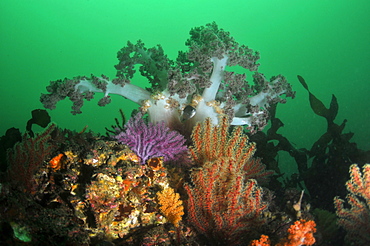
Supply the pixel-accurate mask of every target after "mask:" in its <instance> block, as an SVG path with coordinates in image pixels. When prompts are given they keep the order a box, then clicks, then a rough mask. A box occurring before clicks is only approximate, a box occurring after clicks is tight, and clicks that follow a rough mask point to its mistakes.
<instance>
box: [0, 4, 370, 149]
mask: <svg viewBox="0 0 370 246" xmlns="http://www.w3.org/2000/svg"><path fill="white" fill-rule="evenodd" d="M333 2H334V1H328V0H326V1H322V0H321V1H319V0H314V1H296V0H290V1H288V0H282V1H273V0H270V1H267V0H262V1H248V0H243V1H229V3H226V1H218V0H217V1H216V0H215V1H199V0H198V1H194V0H193V1H190V0H188V1H173V0H171V1H169V0H164V1H147V0H142V1H123V0H122V1H118V0H116V1H113V0H90V1H87V0H86V1H82V0H80V1H78V0H77V1H76V0H74V1H70V0H67V1H50V0H38V1H26V0H23V1H20V0H3V1H1V2H0V13H1V14H0V28H1V32H0V33H1V45H0V67H1V75H2V86H1V97H0V103H1V105H2V107H1V108H2V110H1V116H0V118H1V123H0V134H1V135H3V134H4V133H5V131H6V129H8V128H10V127H16V128H20V130H21V131H22V132H23V131H24V130H25V126H26V122H27V120H28V119H29V118H30V112H31V111H32V110H33V109H36V108H42V104H41V103H40V102H39V97H40V94H41V93H46V89H45V87H46V86H47V85H48V84H49V81H50V80H56V79H62V78H64V77H68V78H71V77H74V76H77V75H90V74H91V73H92V74H95V75H100V74H105V75H107V76H109V77H114V75H115V68H114V65H115V64H117V59H116V53H117V51H118V50H119V49H120V48H121V47H123V46H124V45H125V44H126V42H127V41H128V40H130V41H132V42H136V40H138V39H142V40H143V42H144V43H145V44H146V45H147V47H151V46H154V45H156V44H158V43H159V44H161V45H162V47H163V48H164V50H165V52H166V53H167V54H168V55H169V56H170V58H175V57H176V55H177V51H178V50H184V49H185V45H184V42H185V40H186V39H187V38H188V32H189V30H190V28H192V27H195V26H200V25H205V24H206V23H209V22H212V21H216V22H217V24H218V25H219V26H220V27H221V28H223V29H225V30H227V31H229V32H230V33H231V35H232V36H233V37H235V39H236V40H237V41H238V42H239V43H240V44H246V45H248V46H250V47H251V48H253V49H254V50H257V51H259V52H260V53H261V60H260V63H261V66H260V69H259V71H260V72H262V73H264V74H265V75H266V77H270V76H273V75H277V74H283V75H284V76H286V77H287V79H288V80H289V82H290V83H291V84H292V85H293V88H294V90H296V91H297V94H296V98H295V99H294V100H288V103H287V104H285V105H279V106H278V117H279V118H280V119H281V120H282V121H283V122H284V123H285V127H284V128H283V129H281V130H280V132H281V133H283V134H284V135H285V136H287V137H288V138H289V139H290V140H291V141H292V142H293V143H295V144H296V145H297V147H306V148H309V147H311V145H312V144H313V143H314V141H316V140H317V139H318V138H319V137H320V136H321V134H323V133H324V132H325V130H326V122H325V119H324V118H321V117H319V116H316V115H315V114H314V113H313V112H312V110H311V108H310V106H309V102H308V94H307V91H305V90H304V88H303V87H302V86H301V85H300V84H299V82H298V80H297V77H296V75H297V74H299V75H301V76H303V77H304V78H305V80H306V82H307V83H308V84H309V87H310V89H311V91H312V93H314V94H315V95H316V96H317V97H318V98H319V99H321V100H322V101H323V102H324V103H326V104H327V105H328V104H329V103H330V99H331V95H332V94H335V95H336V97H337V98H338V102H339V114H338V116H337V120H336V122H337V123H338V124H340V123H341V122H342V120H343V119H348V123H347V127H346V129H345V131H352V132H354V133H355V136H354V138H353V141H355V142H357V143H358V145H359V147H360V148H362V149H369V148H370V142H369V141H368V140H369V137H370V134H369V129H368V125H369V120H370V110H369V106H370V102H369V93H370V84H369V82H368V79H369V77H370V66H369V65H370V49H369V44H370V18H369V14H368V13H369V11H370V3H369V1H366V0H355V1H346V0H340V1H339V0H338V1H335V4H333ZM133 83H137V84H140V85H141V86H145V85H146V84H145V83H146V82H145V81H142V80H140V78H137V79H136V80H134V82H133ZM96 98H97V99H96V100H93V101H92V102H86V103H85V105H84V107H83V108H82V111H83V113H82V114H81V115H77V116H73V115H72V114H70V111H71V109H70V106H71V102H70V101H68V100H65V101H62V102H59V103H58V105H57V109H56V110H52V111H50V115H51V117H52V120H53V121H54V122H56V123H57V124H58V125H59V126H60V127H62V128H69V129H76V130H78V131H79V130H82V129H83V128H84V126H86V125H88V126H89V128H88V129H91V130H93V131H97V132H101V133H104V132H105V130H104V127H107V126H110V125H112V124H114V120H113V119H114V118H115V117H118V116H119V113H118V110H119V109H120V108H124V109H125V111H126V112H130V111H131V110H132V109H133V108H137V105H135V104H133V103H131V102H130V101H128V100H125V99H123V98H121V97H118V96H116V97H114V96H113V98H112V99H113V100H112V103H111V104H109V105H107V106H106V107H98V106H97V101H98V99H99V98H100V97H99V95H97V97H96Z"/></svg>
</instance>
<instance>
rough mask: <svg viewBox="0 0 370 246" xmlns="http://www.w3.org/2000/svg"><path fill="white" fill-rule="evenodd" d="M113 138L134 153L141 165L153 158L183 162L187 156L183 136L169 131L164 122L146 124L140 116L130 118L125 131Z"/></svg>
mask: <svg viewBox="0 0 370 246" xmlns="http://www.w3.org/2000/svg"><path fill="white" fill-rule="evenodd" d="M114 138H116V139H117V141H118V142H120V143H122V144H126V145H127V146H129V147H130V149H131V150H133V151H135V153H136V154H137V155H138V156H139V157H140V161H141V163H142V164H144V163H146V161H147V160H148V159H149V158H153V157H163V158H164V161H166V162H174V161H176V160H177V161H184V160H185V159H186V156H187V147H186V145H185V138H184V136H182V135H181V134H179V133H178V132H177V131H171V130H170V129H169V128H168V127H167V126H165V125H164V122H160V123H155V124H153V123H150V122H149V124H146V123H145V122H144V119H143V118H142V117H141V114H137V115H136V116H134V117H132V118H131V119H130V120H129V122H127V124H126V126H125V131H122V132H119V133H118V135H116V136H114Z"/></svg>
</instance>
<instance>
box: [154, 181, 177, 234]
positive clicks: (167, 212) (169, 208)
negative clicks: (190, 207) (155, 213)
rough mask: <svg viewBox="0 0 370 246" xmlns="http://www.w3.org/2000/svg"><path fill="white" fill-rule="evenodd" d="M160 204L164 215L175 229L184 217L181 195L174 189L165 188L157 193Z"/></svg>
mask: <svg viewBox="0 0 370 246" xmlns="http://www.w3.org/2000/svg"><path fill="white" fill-rule="evenodd" d="M157 198H158V202H159V204H160V205H161V207H160V209H161V212H162V214H163V215H164V216H165V217H166V218H167V220H168V222H171V223H172V224H173V225H174V226H175V227H178V226H179V222H180V221H181V220H182V216H183V215H184V206H183V205H182V201H181V200H180V195H179V194H178V193H175V191H174V190H173V189H172V188H165V189H163V190H162V191H160V192H158V193H157Z"/></svg>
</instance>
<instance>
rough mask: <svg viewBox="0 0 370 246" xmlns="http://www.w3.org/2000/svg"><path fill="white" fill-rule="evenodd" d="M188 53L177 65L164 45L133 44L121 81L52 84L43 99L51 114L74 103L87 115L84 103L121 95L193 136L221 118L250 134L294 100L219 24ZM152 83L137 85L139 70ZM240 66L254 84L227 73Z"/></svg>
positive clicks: (203, 31)
mask: <svg viewBox="0 0 370 246" xmlns="http://www.w3.org/2000/svg"><path fill="white" fill-rule="evenodd" d="M186 45H187V46H188V50H187V51H179V53H178V57H177V59H176V60H171V59H169V58H168V57H167V56H166V55H165V54H164V51H163V49H162V47H161V46H160V45H157V46H156V47H152V48H146V47H145V46H144V43H143V42H142V41H140V40H139V41H138V42H137V43H136V44H133V43H131V42H128V43H127V46H126V47H123V48H122V49H121V50H120V51H119V52H118V55H117V57H118V60H119V63H118V64H117V65H116V66H115V68H116V69H117V77H116V78H114V79H109V78H108V77H107V76H104V75H102V76H94V75H91V76H90V77H86V76H79V77H75V78H73V79H67V78H66V79H64V80H57V81H51V83H50V85H49V86H48V87H47V91H48V92H49V94H42V96H41V102H42V103H43V104H44V106H45V108H48V109H54V108H55V106H56V103H57V102H58V101H60V100H63V99H65V98H66V97H69V99H70V100H71V101H72V102H73V107H72V109H73V110H72V113H73V114H79V113H81V107H82V105H83V100H84V99H86V100H90V99H92V98H93V97H94V94H95V93H97V92H101V93H103V94H104V97H103V98H101V99H100V101H99V103H98V104H99V106H104V105H106V104H107V103H109V102H110V101H111V98H110V95H111V94H118V95H121V96H123V97H125V98H127V99H129V100H131V101H133V102H135V103H137V104H139V105H140V106H141V107H140V109H141V111H142V112H147V113H148V115H149V120H150V122H152V123H156V122H161V121H164V122H165V124H166V125H167V126H169V127H170V128H171V129H177V130H179V131H181V132H183V133H184V134H185V135H190V133H191V130H192V128H193V127H194V125H195V124H196V123H197V122H201V121H203V120H205V119H206V118H208V117H209V118H211V120H212V122H213V123H214V124H217V122H218V116H219V115H220V114H226V115H228V116H229V118H230V121H231V124H232V125H247V126H248V128H249V129H250V131H252V132H254V131H256V130H260V129H262V128H263V127H264V126H265V125H266V122H267V118H268V113H267V109H268V108H269V107H270V106H271V105H272V104H276V103H278V102H281V103H284V102H285V101H286V99H285V98H284V95H285V97H294V92H293V91H292V88H291V85H290V84H289V83H288V82H287V81H286V79H285V78H284V77H283V76H281V75H277V76H273V77H272V78H271V79H270V80H267V79H266V78H265V76H264V75H263V74H262V73H260V72H258V71H257V70H258V66H259V64H258V63H257V61H258V59H259V53H258V52H254V51H253V50H252V49H250V48H248V47H247V46H245V45H239V44H238V43H237V42H236V41H235V40H234V38H233V37H231V36H230V35H229V33H228V32H226V31H224V30H223V29H220V28H218V26H217V24H216V23H215V22H213V23H211V24H207V25H206V26H201V27H197V28H193V29H191V31H190V38H189V39H188V40H187V41H186ZM136 65H139V71H140V73H141V75H142V76H144V77H145V78H147V79H148V80H149V82H150V83H151V85H152V87H151V88H150V89H144V88H141V87H139V86H137V85H134V84H131V83H130V79H132V78H133V76H134V74H135V72H136V71H135V66H136ZM232 66H239V67H242V68H245V69H247V70H249V71H252V72H253V84H250V83H249V82H248V81H247V80H246V74H244V73H241V74H240V73H236V72H230V71H227V68H228V67H232Z"/></svg>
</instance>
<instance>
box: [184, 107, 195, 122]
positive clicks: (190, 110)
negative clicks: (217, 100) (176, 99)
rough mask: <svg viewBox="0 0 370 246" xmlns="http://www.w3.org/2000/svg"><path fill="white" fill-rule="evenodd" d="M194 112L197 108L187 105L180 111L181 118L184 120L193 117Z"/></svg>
mask: <svg viewBox="0 0 370 246" xmlns="http://www.w3.org/2000/svg"><path fill="white" fill-rule="evenodd" d="M196 112H197V110H196V109H195V108H194V107H192V106H190V105H187V106H186V107H185V108H184V110H183V111H182V120H183V121H185V120H188V119H191V118H193V117H194V115H195V113H196Z"/></svg>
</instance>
